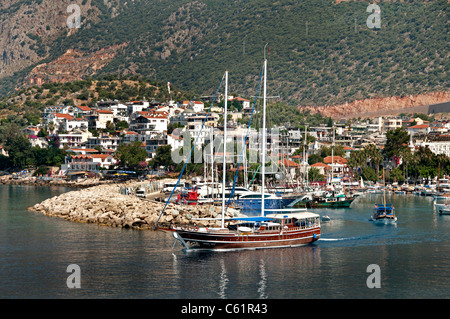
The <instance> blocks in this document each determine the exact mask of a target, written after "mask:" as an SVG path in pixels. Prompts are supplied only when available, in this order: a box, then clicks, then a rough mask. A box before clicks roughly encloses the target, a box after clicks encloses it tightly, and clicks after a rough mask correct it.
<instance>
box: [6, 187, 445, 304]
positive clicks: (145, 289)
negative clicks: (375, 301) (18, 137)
mask: <svg viewBox="0 0 450 319" xmlns="http://www.w3.org/2000/svg"><path fill="white" fill-rule="evenodd" d="M70 190H72V189H70ZM66 191H69V189H65V188H42V187H33V186H5V185H0V254H1V255H0V258H1V259H0V298H3V299H4V298H51V299H53V298H150V299H171V298H176V299H198V298H202V299H220V298H227V299H228V298H233V299H250V298H251V299H258V298H267V299H297V298H370V299H372V298H448V297H449V296H450V267H449V265H450V240H449V239H450V216H440V215H439V214H438V213H437V212H436V211H435V210H434V208H433V200H432V198H427V197H418V196H414V195H389V196H387V199H388V201H389V202H392V203H394V205H395V207H396V212H397V216H398V223H397V225H396V226H377V225H374V224H372V223H371V222H369V220H368V219H369V217H370V215H371V213H372V209H373V205H374V203H375V202H377V201H381V196H380V195H366V196H364V197H360V198H358V199H357V200H356V201H355V202H354V203H353V204H352V207H351V208H350V209H340V210H314V211H316V212H318V213H319V214H321V215H323V214H327V215H329V216H330V217H331V218H332V220H331V221H330V222H327V223H323V224H322V238H321V240H319V241H318V242H316V243H315V244H314V245H308V246H303V247H299V248H288V249H271V250H257V251H243V252H227V253H185V252H183V251H182V250H181V246H180V245H179V244H177V245H176V246H175V248H174V249H173V250H172V244H173V242H174V240H173V238H172V237H171V235H170V234H166V233H161V232H153V231H136V230H129V229H118V228H110V227H105V226H97V225H93V224H81V223H74V222H68V221H65V220H62V219H59V218H53V217H48V216H43V215H41V214H37V213H33V212H29V211H27V210H26V208H27V207H28V206H31V205H34V204H35V203H37V202H40V201H42V200H44V199H46V198H49V197H52V196H56V195H58V194H60V193H62V192H66ZM71 264H76V265H78V266H79V269H80V278H81V288H72V289H69V288H68V287H67V278H68V277H69V276H70V275H71V273H68V272H67V267H68V266H69V265H71ZM369 265H377V267H379V268H378V271H376V272H375V273H373V272H372V271H370V268H369V272H368V267H369ZM372 275H377V276H378V277H376V279H374V280H378V282H379V284H380V288H369V287H368V285H367V281H368V277H369V276H372ZM371 278H372V279H373V277H371ZM372 282H375V281H373V280H372Z"/></svg>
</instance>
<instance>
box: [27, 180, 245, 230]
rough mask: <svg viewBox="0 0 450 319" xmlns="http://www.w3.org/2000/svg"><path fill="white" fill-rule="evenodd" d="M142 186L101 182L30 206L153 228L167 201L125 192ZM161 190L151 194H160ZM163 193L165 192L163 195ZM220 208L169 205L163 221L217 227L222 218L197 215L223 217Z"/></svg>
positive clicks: (89, 220) (78, 218)
mask: <svg viewBox="0 0 450 319" xmlns="http://www.w3.org/2000/svg"><path fill="white" fill-rule="evenodd" d="M124 187H127V188H128V189H132V188H134V189H135V188H137V187H139V183H134V184H128V183H127V184H114V185H99V186H93V187H89V188H83V189H79V190H76V191H70V192H67V193H64V194H61V195H59V196H55V197H52V198H49V199H46V200H44V201H43V202H41V203H38V204H36V205H34V206H31V207H29V208H28V210H29V211H34V212H39V213H42V214H44V215H48V216H53V217H60V218H64V219H66V220H69V221H76V222H85V223H96V224H99V225H105V226H112V227H122V228H134V229H153V227H154V226H155V223H156V221H157V220H158V217H159V215H160V214H161V212H162V209H163V207H164V205H165V203H164V202H158V201H155V200H150V199H147V198H140V197H136V196H134V195H130V194H129V195H124V194H123V191H121V190H123V188H124ZM158 194H160V193H154V194H148V195H147V196H148V197H152V196H149V195H153V197H154V196H158ZM161 195H162V194H161ZM238 216H240V214H239V211H237V210H235V209H230V208H229V209H228V210H227V216H226V217H238ZM220 217H221V207H220V206H212V205H177V204H172V203H170V204H168V205H167V207H166V210H165V211H164V214H163V215H162V217H161V219H160V222H161V223H173V224H194V223H195V224H196V225H197V226H206V227H211V226H218V223H220V220H219V221H211V220H197V219H198V218H201V219H203V218H220Z"/></svg>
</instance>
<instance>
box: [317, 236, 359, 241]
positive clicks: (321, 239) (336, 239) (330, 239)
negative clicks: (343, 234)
mask: <svg viewBox="0 0 450 319" xmlns="http://www.w3.org/2000/svg"><path fill="white" fill-rule="evenodd" d="M349 239H354V238H353V237H348V238H322V237H321V238H319V240H320V241H340V240H349Z"/></svg>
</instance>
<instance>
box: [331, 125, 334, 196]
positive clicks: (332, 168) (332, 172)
mask: <svg viewBox="0 0 450 319" xmlns="http://www.w3.org/2000/svg"><path fill="white" fill-rule="evenodd" d="M333 178H334V121H333V142H332V143H331V187H333ZM332 189H334V188H332Z"/></svg>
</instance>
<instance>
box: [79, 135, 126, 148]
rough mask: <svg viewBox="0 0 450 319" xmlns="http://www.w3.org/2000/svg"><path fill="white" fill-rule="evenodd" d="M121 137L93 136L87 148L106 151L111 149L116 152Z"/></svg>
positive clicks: (88, 141)
mask: <svg viewBox="0 0 450 319" xmlns="http://www.w3.org/2000/svg"><path fill="white" fill-rule="evenodd" d="M120 140H121V138H120V137H116V136H109V135H101V136H91V137H89V138H88V140H87V142H86V145H85V146H86V148H95V147H97V146H99V147H101V148H102V149H104V150H107V149H110V150H113V151H116V150H117V148H118V147H119V145H120Z"/></svg>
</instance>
